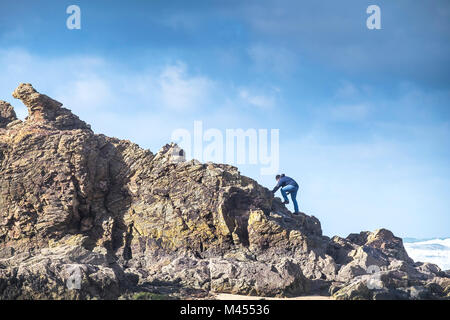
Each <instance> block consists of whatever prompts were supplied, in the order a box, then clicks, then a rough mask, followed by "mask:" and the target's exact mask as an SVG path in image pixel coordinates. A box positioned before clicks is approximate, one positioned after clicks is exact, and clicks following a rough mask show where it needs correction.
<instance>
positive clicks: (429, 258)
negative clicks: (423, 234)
mask: <svg viewBox="0 0 450 320" xmlns="http://www.w3.org/2000/svg"><path fill="white" fill-rule="evenodd" d="M404 245H405V249H406V251H407V252H408V255H409V256H410V257H411V258H412V259H413V260H414V261H421V262H431V263H434V264H437V265H438V266H439V267H440V268H441V269H442V270H450V238H448V239H431V240H416V241H412V242H407V241H406V240H405V242H404Z"/></svg>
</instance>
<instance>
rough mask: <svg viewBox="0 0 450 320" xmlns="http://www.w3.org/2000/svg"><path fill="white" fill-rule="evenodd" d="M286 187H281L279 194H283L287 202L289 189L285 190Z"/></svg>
mask: <svg viewBox="0 0 450 320" xmlns="http://www.w3.org/2000/svg"><path fill="white" fill-rule="evenodd" d="M286 188H287V187H284V188H281V195H282V196H283V199H284V202H285V203H289V199H288V197H287V192H286V191H289V190H286Z"/></svg>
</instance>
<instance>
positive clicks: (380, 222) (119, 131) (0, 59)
mask: <svg viewBox="0 0 450 320" xmlns="http://www.w3.org/2000/svg"><path fill="white" fill-rule="evenodd" d="M72 4H76V5H78V6H80V8H81V20H82V22H81V26H82V28H81V30H68V29H67V28H66V19H67V17H68V15H67V14H66V8H67V7H68V6H69V5H72ZM371 4H377V5H378V6H379V7H380V8H381V23H382V29H381V30H368V29H367V28H366V19H367V17H368V15H367V13H366V8H367V7H368V6H369V5H371ZM0 12H1V13H2V14H1V18H0V99H3V100H7V101H9V102H11V103H12V104H13V105H14V107H15V108H16V111H17V113H18V114H19V116H20V117H22V118H23V117H25V115H26V109H25V108H24V106H23V105H22V104H21V102H20V101H17V100H14V101H13V99H12V97H11V92H12V91H13V90H14V88H15V87H16V86H17V85H18V84H19V83H21V82H30V83H32V84H33V85H34V86H35V88H36V89H37V90H39V91H40V92H43V93H46V94H48V95H50V96H52V97H54V98H56V99H58V100H59V101H61V102H62V103H64V105H65V106H66V107H68V108H70V109H72V110H73V111H74V112H75V113H76V114H78V115H79V116H80V117H81V118H82V119H83V120H85V121H87V122H89V123H90V124H92V127H93V128H94V130H95V131H96V132H98V133H105V134H107V135H110V136H116V137H119V138H124V139H129V140H132V141H135V142H137V143H139V145H141V146H142V147H144V148H149V149H151V150H152V151H154V152H156V151H157V150H158V149H159V148H160V147H161V146H162V145H163V144H165V143H166V142H168V141H169V140H170V136H171V133H172V131H173V130H175V129H177V128H186V129H188V130H192V128H193V123H194V121H195V120H201V121H203V124H204V127H206V128H218V129H220V130H225V129H227V128H243V129H247V128H263V129H272V128H275V129H280V167H281V168H280V172H284V173H286V174H287V175H289V176H292V177H294V178H295V179H296V180H297V181H298V182H299V183H300V184H301V191H300V195H299V202H300V209H301V210H302V211H304V212H306V213H308V214H313V215H315V216H316V217H318V218H319V219H320V220H321V222H322V228H323V230H324V233H325V234H327V235H330V236H331V235H335V234H337V235H341V236H346V235H347V234H348V233H351V232H359V231H361V230H374V229H376V228H380V227H386V228H388V229H391V230H392V231H393V232H394V233H395V234H397V235H400V236H408V237H416V238H429V237H448V236H450V234H449V226H450V210H449V209H450V174H449V173H450V170H449V169H450V167H449V161H448V159H449V153H450V152H449V150H450V148H449V146H450V127H449V118H450V105H449V101H450V100H449V98H450V41H449V40H450V19H449V18H450V3H449V2H448V1H447V0H442V1H439V0H433V1H416V0H408V1H406V0H396V1H382V0H375V1H363V0H352V1H350V0H348V1H347V0H346V1H334V0H333V1H331V0H330V1H312V0H311V1H269V0H259V1H233V0H231V1H230V0H229V1H157V0H154V1H143V0H141V1H137V0H135V1H126V2H125V1H120V2H119V1H93V0H90V1H62V0H60V1H45V0H41V1H35V0H33V1H31V0H22V1H12V0H3V1H1V2H0ZM239 168H240V169H241V172H242V173H243V174H246V175H248V176H251V177H253V178H255V179H257V180H258V181H259V182H260V183H261V184H263V185H265V186H267V187H269V188H271V187H272V186H273V184H274V178H273V177H272V176H260V175H259V167H258V166H254V165H253V166H252V165H243V166H240V167H239Z"/></svg>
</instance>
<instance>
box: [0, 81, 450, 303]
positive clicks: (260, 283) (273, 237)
mask: <svg viewBox="0 0 450 320" xmlns="http://www.w3.org/2000/svg"><path fill="white" fill-rule="evenodd" d="M13 96H14V97H16V98H18V99H21V100H22V101H23V103H24V104H25V105H26V106H27V108H28V117H27V118H26V120H25V121H23V122H22V121H20V120H17V118H16V116H15V113H14V110H13V109H12V107H11V106H10V105H9V104H8V103H5V102H0V298H2V299H91V298H101V299H116V298H120V297H122V298H126V297H130V296H132V295H133V293H136V292H142V291H144V292H163V293H165V294H169V295H178V296H207V295H208V294H209V293H212V292H226V293H239V294H249V295H264V296H291V295H302V294H326V295H333V296H334V297H335V298H337V299H388V298H402V299H403V298H404V299H420V298H445V297H447V298H448V297H449V276H448V274H446V273H444V272H442V271H441V270H439V268H438V267H437V266H435V265H432V264H426V263H415V262H414V261H412V260H411V259H410V258H409V257H408V255H407V253H406V251H405V249H404V247H403V244H402V240H401V239H400V238H397V237H395V236H394V235H393V234H392V233H391V232H390V231H388V230H385V229H381V230H377V231H375V232H362V233H360V234H351V235H349V236H348V237H347V238H345V239H344V238H340V237H333V238H331V239H330V238H328V237H326V236H323V235H322V230H321V226H320V222H319V220H317V219H316V218H315V217H313V216H308V215H306V214H303V213H300V214H299V215H293V214H292V213H291V212H289V211H288V210H287V209H286V208H285V207H284V205H283V204H282V203H281V201H280V199H278V198H274V197H273V195H272V193H271V192H270V191H269V190H267V189H266V188H264V187H262V186H260V185H259V184H258V183H257V182H256V181H254V180H252V179H250V178H248V177H245V176H242V175H241V174H240V173H239V171H238V170H237V168H235V167H232V166H229V165H223V164H213V163H200V162H198V161H196V160H191V161H185V159H184V153H183V151H182V150H181V149H180V148H179V147H178V146H176V145H175V144H168V145H166V146H164V147H163V148H162V149H161V150H160V151H159V152H157V153H156V154H153V153H152V152H150V151H149V150H144V149H141V148H140V147H139V146H138V145H136V144H134V143H132V142H130V141H126V140H119V139H116V138H110V137H106V136H104V135H101V134H95V133H94V132H93V131H92V130H91V129H90V126H89V125H87V124H86V123H84V122H83V121H81V120H80V119H79V118H78V117H77V116H75V115H73V114H72V113H71V111H70V110H68V109H65V108H63V107H62V104H61V103H59V102H57V101H55V100H53V99H51V98H49V97H48V96H46V95H42V94H40V93H38V92H37V91H36V90H34V88H33V87H32V86H31V85H30V84H22V85H20V86H19V87H18V88H17V89H16V90H15V91H14V93H13ZM372 272H373V273H372Z"/></svg>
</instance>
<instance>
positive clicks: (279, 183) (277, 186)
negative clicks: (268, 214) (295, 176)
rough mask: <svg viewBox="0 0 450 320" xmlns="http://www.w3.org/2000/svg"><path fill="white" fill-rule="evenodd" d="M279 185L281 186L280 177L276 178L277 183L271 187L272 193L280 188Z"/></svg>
mask: <svg viewBox="0 0 450 320" xmlns="http://www.w3.org/2000/svg"><path fill="white" fill-rule="evenodd" d="M280 187H281V179H280V180H278V183H277V185H276V186H275V188H273V190H272V193H275V192H277V190H278V189H280Z"/></svg>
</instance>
